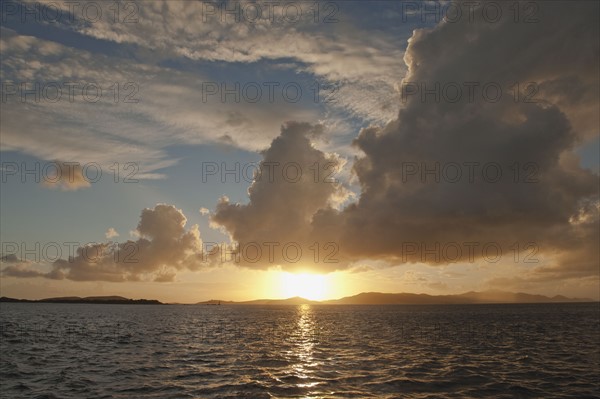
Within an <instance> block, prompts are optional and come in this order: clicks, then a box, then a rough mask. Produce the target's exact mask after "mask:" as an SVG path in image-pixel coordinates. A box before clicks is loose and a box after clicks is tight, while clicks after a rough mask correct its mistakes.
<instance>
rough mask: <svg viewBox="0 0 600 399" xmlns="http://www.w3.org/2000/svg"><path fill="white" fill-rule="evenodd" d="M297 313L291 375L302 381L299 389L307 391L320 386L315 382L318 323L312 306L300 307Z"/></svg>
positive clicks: (293, 335) (317, 364) (298, 384)
mask: <svg viewBox="0 0 600 399" xmlns="http://www.w3.org/2000/svg"><path fill="white" fill-rule="evenodd" d="M297 313H298V319H297V323H296V329H295V331H294V332H293V334H292V342H293V343H294V348H293V349H292V351H293V353H292V355H293V358H294V359H295V363H294V364H293V365H292V366H291V370H290V374H292V375H294V376H296V377H298V378H299V379H301V381H300V382H298V383H297V384H296V386H297V387H298V388H304V389H306V388H312V387H315V386H317V385H319V382H318V381H314V377H315V370H317V369H318V366H319V362H317V361H315V359H314V356H313V353H314V349H315V345H316V343H317V340H316V322H315V318H314V314H313V311H312V309H311V306H310V305H307V304H304V305H300V306H298V308H297ZM305 397H308V396H305Z"/></svg>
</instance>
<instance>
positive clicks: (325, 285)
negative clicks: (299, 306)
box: [279, 272, 330, 301]
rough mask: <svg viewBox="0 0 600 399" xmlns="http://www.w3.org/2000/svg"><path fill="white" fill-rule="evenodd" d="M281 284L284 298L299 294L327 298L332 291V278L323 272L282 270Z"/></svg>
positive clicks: (317, 299) (306, 297) (307, 296)
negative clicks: (289, 271) (290, 271)
mask: <svg viewBox="0 0 600 399" xmlns="http://www.w3.org/2000/svg"><path fill="white" fill-rule="evenodd" d="M280 284H281V285H280V287H279V289H280V292H281V296H282V297H283V298H290V297H295V296H299V297H302V298H305V299H310V300H312V301H319V300H323V299H327V298H328V297H329V293H330V279H329V278H328V277H327V276H326V275H322V274H311V273H298V274H297V273H288V272H282V273H281V274H280Z"/></svg>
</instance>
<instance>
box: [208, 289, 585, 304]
mask: <svg viewBox="0 0 600 399" xmlns="http://www.w3.org/2000/svg"><path fill="white" fill-rule="evenodd" d="M559 302H595V301H594V300H593V299H589V298H567V297H565V296H562V295H556V296H553V297H547V296H544V295H536V294H526V293H523V292H517V293H514V292H504V291H485V292H474V291H470V292H465V293H464V294H456V295H428V294H411V293H396V294H390V293H382V292H362V293H360V294H357V295H353V296H348V297H344V298H340V299H331V300H327V301H311V300H309V299H305V298H301V297H293V298H287V299H256V300H253V301H243V302H234V301H222V300H220V301H219V300H214V299H213V300H210V301H204V302H198V303H197V304H198V305H216V304H217V303H220V304H222V305H302V304H324V305H453V304H455V305H459V304H478V303H479V304H484V303H559Z"/></svg>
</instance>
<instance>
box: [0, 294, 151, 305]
mask: <svg viewBox="0 0 600 399" xmlns="http://www.w3.org/2000/svg"><path fill="white" fill-rule="evenodd" d="M0 302H33V303H35V302H39V303H91V304H111V305H162V302H159V301H157V300H156V299H129V298H124V297H122V296H88V297H84V298H81V297H78V296H68V297H58V298H45V299H38V300H29V299H15V298H7V297H4V296H3V297H2V298H0Z"/></svg>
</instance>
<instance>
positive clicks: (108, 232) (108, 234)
mask: <svg viewBox="0 0 600 399" xmlns="http://www.w3.org/2000/svg"><path fill="white" fill-rule="evenodd" d="M104 235H105V236H106V238H108V239H109V240H110V239H111V238H114V237H118V236H119V233H117V230H115V229H114V228H112V227H111V228H109V229H108V230H106V233H104Z"/></svg>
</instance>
